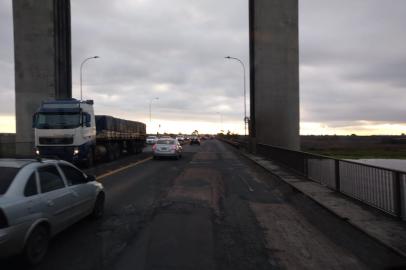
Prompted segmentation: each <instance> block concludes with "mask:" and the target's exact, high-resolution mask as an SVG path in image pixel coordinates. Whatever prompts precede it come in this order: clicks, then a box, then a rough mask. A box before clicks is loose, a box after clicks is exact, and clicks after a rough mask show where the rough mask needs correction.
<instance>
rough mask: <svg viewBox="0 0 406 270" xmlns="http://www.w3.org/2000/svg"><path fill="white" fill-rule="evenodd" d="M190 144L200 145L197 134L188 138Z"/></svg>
mask: <svg viewBox="0 0 406 270" xmlns="http://www.w3.org/2000/svg"><path fill="white" fill-rule="evenodd" d="M190 144H191V145H192V144H199V145H200V139H199V137H197V136H194V137H191V138H190Z"/></svg>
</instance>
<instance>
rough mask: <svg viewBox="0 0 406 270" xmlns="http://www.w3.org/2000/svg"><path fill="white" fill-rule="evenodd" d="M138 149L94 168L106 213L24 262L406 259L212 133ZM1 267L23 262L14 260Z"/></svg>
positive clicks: (346, 262)
mask: <svg viewBox="0 0 406 270" xmlns="http://www.w3.org/2000/svg"><path fill="white" fill-rule="evenodd" d="M148 150H149V148H147V149H146V151H144V153H143V154H141V155H138V156H133V157H125V158H122V159H120V160H118V161H116V162H113V163H108V164H100V165H98V166H96V167H95V168H93V169H91V170H90V172H91V173H95V174H96V175H97V176H98V177H99V181H101V182H102V183H103V185H104V187H105V189H106V212H105V216H104V217H103V219H101V220H99V221H92V220H90V219H85V220H83V221H81V222H79V223H77V224H75V225H74V226H72V227H71V228H69V229H68V230H66V231H64V232H62V233H60V234H59V235H58V236H56V237H55V238H54V239H53V240H52V243H51V247H50V251H49V253H48V255H47V257H46V259H45V261H44V262H43V263H42V264H41V265H39V266H37V267H33V268H31V269H38V270H39V269H41V270H45V269H46V270H48V269H49V270H55V269H58V270H65V269H66V270H67V269H76V270H81V269H83V270H85V269H86V270H94V269H117V270H118V269H120V270H126V269H151V270H152V269H154V270H155V269H157V270H158V269H182V270H183V269H193V270H198V269H202V270H203V269H204V270H210V269H230V270H231V269H233V270H238V269H241V270H243V269H244V270H249V269H255V270H260V269H393V268H395V267H399V269H401V266H402V265H406V260H405V259H404V258H402V257H400V256H398V255H396V254H394V253H393V252H391V251H390V250H388V249H387V248H385V247H383V246H381V245H380V244H378V243H376V242H375V241H373V240H371V239H370V238H368V237H367V236H365V235H364V234H362V233H360V232H359V231H358V230H356V229H354V228H352V227H351V226H350V225H348V223H346V222H345V221H343V220H340V219H338V218H336V217H335V216H333V215H332V214H331V213H329V212H328V211H326V210H324V209H323V208H321V207H320V206H319V205H317V204H315V203H314V202H312V201H311V200H309V199H307V198H306V197H305V196H304V195H302V194H300V193H297V192H295V191H294V190H292V189H291V188H290V187H288V186H286V184H284V183H282V182H281V181H280V180H279V179H277V178H276V177H274V176H272V175H271V174H269V173H268V172H266V171H265V170H263V169H261V168H259V167H258V166H256V165H255V164H253V163H251V162H250V161H248V160H246V159H245V158H243V157H242V156H240V155H239V153H238V152H237V151H236V150H235V149H233V148H231V147H230V146H228V145H225V144H223V143H222V142H219V141H217V140H208V141H204V142H203V143H202V145H201V146H197V145H193V146H190V145H185V146H184V154H183V158H182V159H181V160H171V159H162V160H152V159H151V157H150V155H151V154H150V153H149V151H148ZM0 265H1V266H0V269H2V270H6V269H27V268H25V267H24V266H22V265H20V262H19V260H18V258H12V259H10V260H8V261H6V262H1V264H0Z"/></svg>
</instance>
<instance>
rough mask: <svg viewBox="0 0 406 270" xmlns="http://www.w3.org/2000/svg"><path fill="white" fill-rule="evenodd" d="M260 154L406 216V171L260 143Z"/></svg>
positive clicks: (362, 199) (397, 215) (392, 212)
mask: <svg viewBox="0 0 406 270" xmlns="http://www.w3.org/2000/svg"><path fill="white" fill-rule="evenodd" d="M257 153H258V154H260V155H262V156H264V157H266V158H268V159H271V160H274V161H276V162H278V163H281V164H282V165H285V166H286V167H289V168H291V169H293V170H295V171H296V172H297V173H299V174H301V175H303V176H305V177H307V178H308V179H310V180H313V181H315V182H317V183H320V184H322V185H325V186H327V187H329V188H331V189H333V190H335V191H337V192H340V193H343V194H345V195H347V196H349V197H351V198H354V199H357V200H359V201H362V202H364V203H366V204H368V205H370V206H372V207H375V208H378V209H380V210H382V211H384V212H386V213H388V214H390V215H392V216H396V217H399V218H402V219H404V220H405V219H406V202H405V194H406V172H402V171H397V170H391V169H387V168H382V167H377V166H372V165H366V164H362V163H357V162H353V161H347V160H341V159H334V158H330V157H325V156H321V155H314V154H310V153H305V152H300V151H293V150H288V149H284V148H280V147H275V146H270V145H264V144H257Z"/></svg>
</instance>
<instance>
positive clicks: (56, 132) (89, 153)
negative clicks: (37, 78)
mask: <svg viewBox="0 0 406 270" xmlns="http://www.w3.org/2000/svg"><path fill="white" fill-rule="evenodd" d="M93 104H94V102H93V100H86V101H80V100H76V99H63V100H49V101H43V102H42V104H41V106H40V107H39V109H38V110H37V111H36V112H35V114H34V116H33V128H34V134H35V153H36V155H38V156H40V157H58V158H60V159H64V160H67V161H70V162H73V163H76V164H78V163H80V164H83V165H85V166H86V167H90V166H92V165H93V162H94V160H100V159H106V160H109V161H111V160H114V159H117V158H118V157H120V155H121V154H122V153H124V152H127V153H130V154H135V153H139V152H142V149H143V147H144V146H145V139H146V125H145V124H144V123H141V122H136V121H129V120H124V119H119V118H115V117H112V116H108V115H95V114H94V109H93Z"/></svg>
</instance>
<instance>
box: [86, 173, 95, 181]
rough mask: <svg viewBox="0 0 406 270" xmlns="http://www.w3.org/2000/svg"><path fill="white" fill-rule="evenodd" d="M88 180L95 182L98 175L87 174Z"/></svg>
mask: <svg viewBox="0 0 406 270" xmlns="http://www.w3.org/2000/svg"><path fill="white" fill-rule="evenodd" d="M86 179H87V181H88V182H94V181H96V176H94V175H91V174H90V175H87V178H86Z"/></svg>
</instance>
